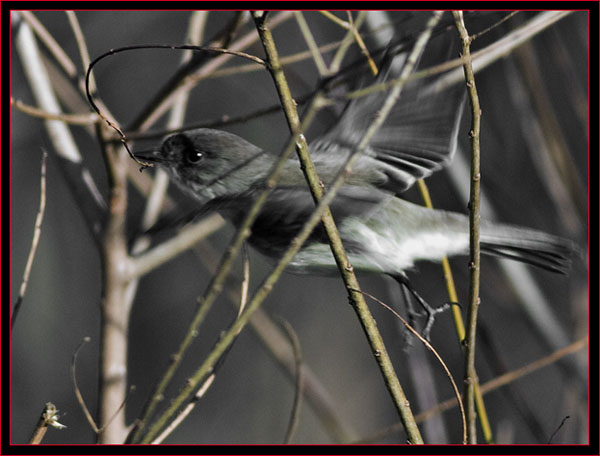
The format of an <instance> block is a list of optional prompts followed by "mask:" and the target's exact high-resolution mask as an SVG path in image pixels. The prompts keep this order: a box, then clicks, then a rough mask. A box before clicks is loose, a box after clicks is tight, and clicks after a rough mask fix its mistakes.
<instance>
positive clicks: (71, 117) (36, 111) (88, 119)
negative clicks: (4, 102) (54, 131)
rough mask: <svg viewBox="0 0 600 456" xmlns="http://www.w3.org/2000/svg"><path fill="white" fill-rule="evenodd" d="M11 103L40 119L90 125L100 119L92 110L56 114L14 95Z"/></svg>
mask: <svg viewBox="0 0 600 456" xmlns="http://www.w3.org/2000/svg"><path fill="white" fill-rule="evenodd" d="M10 105H11V106H14V107H15V108H17V109H18V110H19V111H21V112H24V113H25V114H29V115H30V116H33V117H37V118H39V119H47V120H60V121H62V122H65V123H68V124H71V125H82V126H88V125H92V124H94V123H95V122H96V121H97V120H98V115H96V114H94V113H91V112H90V113H85V114H54V113H51V112H48V111H45V110H43V109H40V108H36V107H35V106H30V105H28V104H25V103H23V102H22V101H21V100H15V99H14V98H13V97H10Z"/></svg>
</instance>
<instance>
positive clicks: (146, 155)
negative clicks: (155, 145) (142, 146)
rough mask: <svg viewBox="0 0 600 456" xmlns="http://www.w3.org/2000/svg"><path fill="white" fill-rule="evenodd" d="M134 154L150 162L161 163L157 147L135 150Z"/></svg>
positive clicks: (137, 157)
mask: <svg viewBox="0 0 600 456" xmlns="http://www.w3.org/2000/svg"><path fill="white" fill-rule="evenodd" d="M133 156H134V157H135V158H136V159H138V160H140V161H145V162H150V163H161V159H160V155H159V154H158V151H157V150H156V149H151V150H141V151H139V152H134V153H133Z"/></svg>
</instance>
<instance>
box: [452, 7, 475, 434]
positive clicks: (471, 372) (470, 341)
mask: <svg viewBox="0 0 600 456" xmlns="http://www.w3.org/2000/svg"><path fill="white" fill-rule="evenodd" d="M453 15H454V20H455V22H456V29H457V30H458V34H459V36H460V39H461V41H462V55H463V56H464V57H465V58H466V63H465V64H464V66H463V69H464V73H465V80H466V81H467V83H466V84H467V91H468V92H469V99H470V101H471V112H472V116H473V120H472V124H471V130H470V131H469V136H470V138H471V190H470V192H471V194H470V198H469V227H470V230H469V245H470V256H469V271H470V283H469V303H468V305H469V307H468V310H467V334H466V338H465V342H464V345H465V403H466V409H467V430H468V434H467V442H468V443H471V444H473V443H477V432H476V426H475V423H476V415H475V383H476V382H477V373H476V371H475V337H476V330H477V311H478V309H479V304H480V298H479V273H480V261H479V260H480V249H479V187H480V183H481V171H480V154H479V133H480V123H481V108H480V106H479V97H478V96H477V88H476V87H475V76H474V73H473V65H472V64H471V51H470V45H471V37H470V36H469V34H468V32H467V29H466V28H465V24H464V21H463V15H462V12H461V11H454V12H453Z"/></svg>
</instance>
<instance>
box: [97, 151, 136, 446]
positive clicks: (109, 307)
mask: <svg viewBox="0 0 600 456" xmlns="http://www.w3.org/2000/svg"><path fill="white" fill-rule="evenodd" d="M105 156H106V162H107V168H108V172H109V181H110V197H109V217H108V223H107V226H106V231H105V235H104V239H103V242H102V260H103V261H102V268H103V271H102V272H103V287H102V289H103V299H102V308H101V313H102V318H101V329H100V330H101V336H100V388H99V400H98V407H99V410H98V415H99V419H98V420H97V421H98V425H99V427H100V428H102V427H103V426H104V425H105V424H106V423H108V422H109V420H111V419H112V421H111V422H110V424H108V425H107V426H106V427H105V428H104V429H103V430H102V432H101V433H100V434H99V435H98V442H99V443H122V442H123V440H124V439H125V435H126V432H127V429H126V427H125V411H124V410H121V411H119V412H118V413H117V415H116V416H115V417H114V418H113V416H114V414H115V412H116V411H117V410H119V408H120V407H121V404H122V403H123V401H124V399H125V396H126V393H127V346H128V344H127V342H128V340H127V332H128V326H129V314H130V312H129V311H130V309H131V300H127V288H128V284H129V280H127V279H126V278H125V277H124V276H125V274H124V271H125V270H126V269H127V265H128V262H129V255H128V253H127V242H126V237H125V220H126V214H127V166H126V160H127V155H126V154H125V153H124V151H123V150H122V148H120V147H119V148H117V149H116V150H115V148H113V147H112V146H106V150H105Z"/></svg>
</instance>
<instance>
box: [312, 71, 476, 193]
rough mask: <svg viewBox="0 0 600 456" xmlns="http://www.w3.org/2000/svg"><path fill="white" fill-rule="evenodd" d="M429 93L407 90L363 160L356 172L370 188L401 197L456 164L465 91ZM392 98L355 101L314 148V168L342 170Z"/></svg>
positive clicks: (384, 95)
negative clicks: (437, 172)
mask: <svg viewBox="0 0 600 456" xmlns="http://www.w3.org/2000/svg"><path fill="white" fill-rule="evenodd" d="M426 88H427V87H425V86H424V85H423V83H422V82H419V81H417V82H416V83H412V84H408V85H407V86H406V87H405V88H404V90H403V92H402V94H401V96H400V99H399V101H398V103H397V104H396V106H395V107H394V109H393V110H392V112H391V113H390V115H389V117H388V118H387V119H386V121H385V123H384V124H383V126H382V127H381V128H380V130H379V131H378V132H377V134H376V135H375V136H374V137H373V138H372V140H371V141H370V143H369V146H368V149H367V150H366V151H365V155H364V156H363V157H361V158H360V160H359V163H358V164H357V166H356V167H355V171H356V172H358V173H361V174H362V175H363V176H365V177H366V179H367V180H368V181H369V183H370V184H372V185H375V186H377V187H380V188H383V189H385V190H388V191H391V192H393V193H399V192H402V191H404V190H406V189H407V188H409V187H410V186H411V185H413V183H414V182H415V181H416V180H417V179H421V178H424V177H427V176H429V175H430V174H432V173H433V172H435V171H437V170H439V169H441V168H443V167H444V166H446V165H447V164H448V163H449V162H450V160H451V159H452V156H453V154H454V152H455V150H456V137H457V131H458V124H459V122H460V118H461V114H462V108H463V105H464V98H465V97H464V88H463V87H462V86H461V87H453V88H449V89H447V90H445V91H443V92H439V93H436V94H431V95H425V92H426ZM388 96H389V94H388V92H378V93H376V94H373V95H368V96H366V97H362V98H358V99H356V100H353V101H351V102H350V103H349V105H348V106H347V108H346V109H345V111H344V112H343V114H342V117H341V118H340V120H339V122H338V123H337V124H336V125H335V126H334V127H333V129H331V130H330V131H329V132H327V133H326V134H325V135H323V136H321V137H319V138H318V139H317V140H316V141H314V142H313V143H312V144H311V153H312V155H313V158H314V160H315V163H320V164H321V166H323V164H325V163H327V166H328V167H330V169H334V168H335V169H339V167H341V166H342V164H343V163H344V161H345V159H346V158H347V156H348V154H349V153H350V152H351V151H353V150H355V149H356V147H357V146H358V144H359V143H360V141H361V140H362V138H363V136H364V134H365V132H366V131H367V129H368V128H369V126H370V125H371V123H372V122H373V120H374V119H375V116H376V115H377V113H378V111H379V109H380V108H381V107H382V105H383V103H384V101H385V99H386V98H387V97H388Z"/></svg>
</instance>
